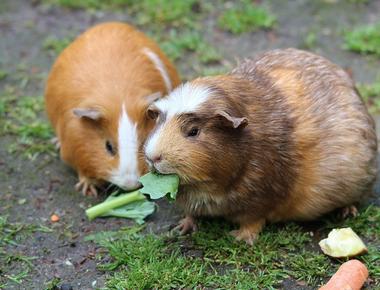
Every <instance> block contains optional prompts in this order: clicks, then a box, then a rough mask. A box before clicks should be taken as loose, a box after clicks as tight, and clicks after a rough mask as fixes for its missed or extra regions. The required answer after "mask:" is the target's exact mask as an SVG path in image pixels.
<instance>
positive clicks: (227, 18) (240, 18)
mask: <svg viewBox="0 0 380 290" xmlns="http://www.w3.org/2000/svg"><path fill="white" fill-rule="evenodd" d="M236 2H237V3H236ZM236 2H235V4H234V6H233V7H232V8H229V9H227V10H226V11H225V12H223V13H222V15H221V16H220V17H219V19H218V24H219V26H220V27H221V28H222V29H225V30H227V31H230V32H232V33H234V34H240V33H243V32H248V31H255V30H257V29H259V28H272V27H273V25H274V24H275V22H276V17H275V16H274V15H272V14H270V13H269V12H268V11H267V10H265V9H264V8H262V7H259V6H257V5H255V4H253V3H252V1H249V0H241V1H236Z"/></svg>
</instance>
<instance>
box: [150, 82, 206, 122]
mask: <svg viewBox="0 0 380 290" xmlns="http://www.w3.org/2000/svg"><path fill="white" fill-rule="evenodd" d="M210 94H211V90H210V89H209V88H207V87H202V86H197V85H193V84H192V83H185V84H183V85H181V86H179V87H178V88H176V89H175V90H174V91H173V92H171V93H170V94H169V95H168V96H167V97H165V98H162V99H159V100H158V101H157V102H156V103H155V105H156V106H157V108H158V109H160V110H161V111H162V112H164V113H166V116H167V119H168V120H169V119H170V118H172V117H173V116H175V115H177V114H181V113H190V112H194V111H195V110H196V109H197V108H198V107H199V106H200V105H201V104H202V103H204V102H205V101H207V99H208V98H209V96H210Z"/></svg>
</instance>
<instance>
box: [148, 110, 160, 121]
mask: <svg viewBox="0 0 380 290" xmlns="http://www.w3.org/2000/svg"><path fill="white" fill-rule="evenodd" d="M147 115H148V118H149V119H151V120H156V119H157V118H158V116H159V115H160V112H159V111H157V110H152V109H148V111H147Z"/></svg>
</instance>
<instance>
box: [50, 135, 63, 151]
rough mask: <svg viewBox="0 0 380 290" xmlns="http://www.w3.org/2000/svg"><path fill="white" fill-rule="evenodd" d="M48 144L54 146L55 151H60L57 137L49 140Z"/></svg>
mask: <svg viewBox="0 0 380 290" xmlns="http://www.w3.org/2000/svg"><path fill="white" fill-rule="evenodd" d="M50 142H51V143H52V144H53V145H54V147H55V149H57V150H59V149H61V142H59V139H58V137H54V138H51V140H50Z"/></svg>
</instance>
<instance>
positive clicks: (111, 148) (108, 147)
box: [106, 140, 116, 156]
mask: <svg viewBox="0 0 380 290" xmlns="http://www.w3.org/2000/svg"><path fill="white" fill-rule="evenodd" d="M106 150H107V152H108V153H109V154H110V155H112V156H115V155H116V150H115V148H114V146H112V144H111V142H110V141H108V140H107V141H106Z"/></svg>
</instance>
